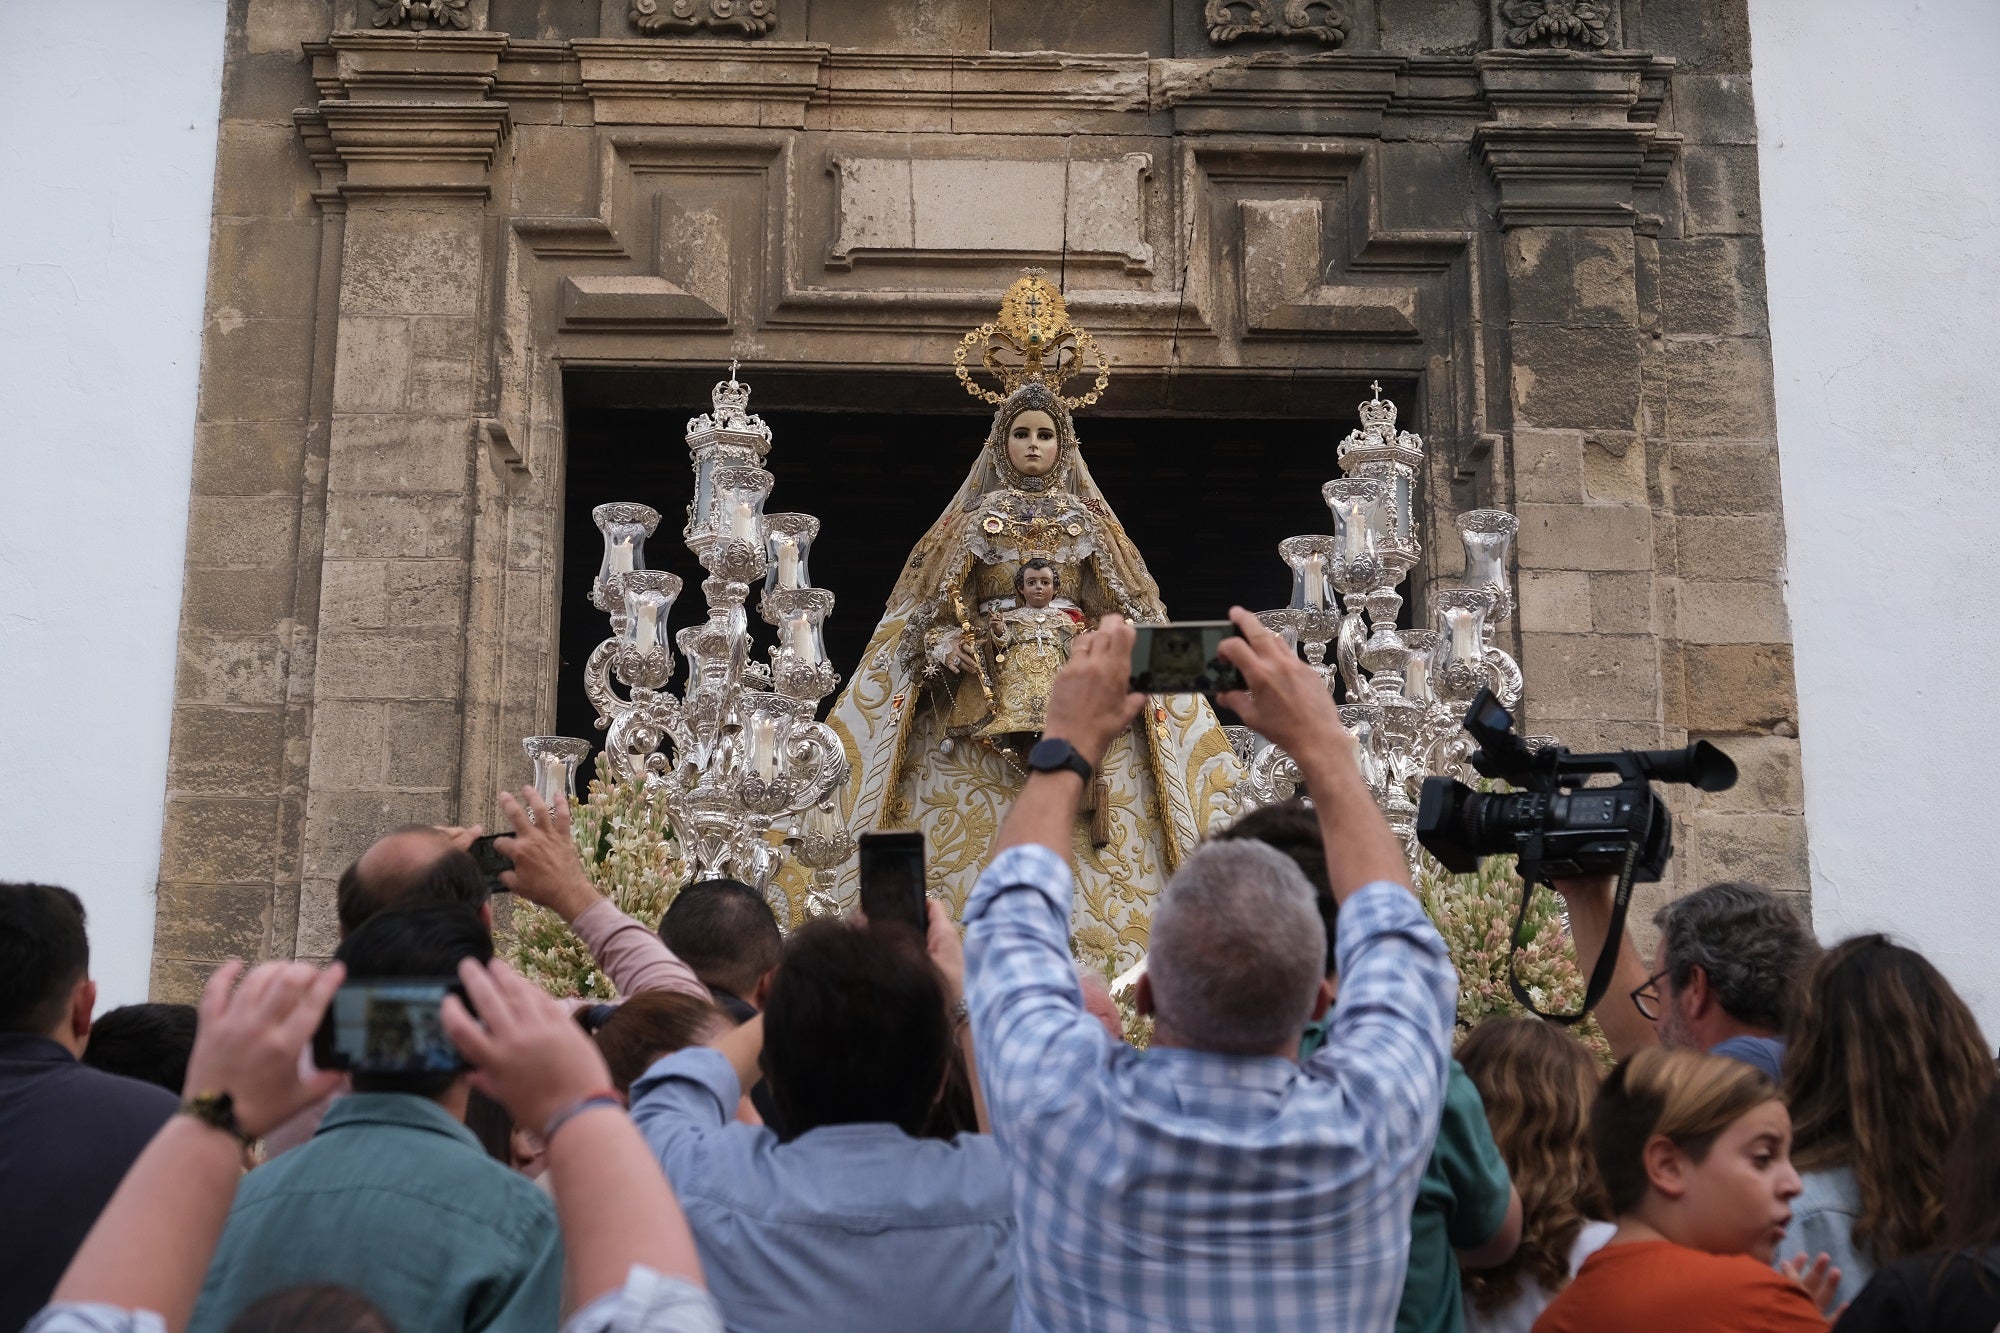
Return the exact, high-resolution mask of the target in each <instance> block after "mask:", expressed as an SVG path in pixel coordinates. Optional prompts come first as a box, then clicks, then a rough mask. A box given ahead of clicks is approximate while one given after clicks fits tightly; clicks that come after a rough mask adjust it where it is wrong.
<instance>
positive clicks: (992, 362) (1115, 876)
mask: <svg viewBox="0 0 2000 1333" xmlns="http://www.w3.org/2000/svg"><path fill="white" fill-rule="evenodd" d="M982 340H984V341H985V342H986V344H987V345H986V347H985V349H984V352H983V356H982V360H983V361H984V363H985V366H986V368H987V369H988V370H989V371H990V372H992V373H993V375H994V376H995V377H996V378H997V379H998V380H999V382H1000V386H1001V391H1000V392H995V391H993V390H991V389H987V388H984V387H982V386H980V385H979V384H977V383H975V382H974V381H973V379H972V377H971V375H970V374H969V372H968V370H967V367H966V365H965V355H966V353H967V352H968V351H970V350H972V349H973V348H974V347H975V346H976V345H978V344H979V343H980V342H981V341H982ZM1093 359H1094V361H1095V368H1096V371H1097V382H1096V385H1095V387H1093V388H1092V390H1091V391H1090V392H1089V393H1087V394H1084V395H1082V396H1079V397H1064V396H1063V394H1062V385H1063V381H1064V380H1065V379H1066V378H1068V377H1069V376H1070V374H1072V373H1073V372H1074V371H1076V370H1078V369H1079V368H1082V367H1083V366H1085V365H1086V364H1087V363H1088V362H1089V361H1090V360H1093ZM957 364H958V374H959V378H960V379H961V381H963V382H964V383H965V386H966V388H967V390H968V391H969V392H971V393H972V394H973V395H974V396H975V397H978V398H980V399H981V400H983V401H985V402H988V403H991V404H994V405H995V406H996V408H997V410H996V411H995V412H994V414H993V426H992V429H991V430H990V431H989V432H988V433H987V437H986V444H985V447H984V448H983V449H982V450H981V451H980V454H979V458H978V460H977V461H976V462H975V463H974V464H973V466H972V470H971V472H970V473H969V474H968V475H967V477H966V479H965V484H964V485H962V486H960V487H959V489H958V493H957V494H956V495H954V496H953V497H952V500H951V503H950V504H949V505H948V506H947V507H946V508H945V511H944V513H943V514H942V515H940V516H939V518H938V520H937V521H936V522H935V523H933V524H932V525H931V527H930V530H929V531H928V532H926V533H925V534H924V536H923V538H922V540H920V541H919V542H918V543H917V546H916V549H915V550H914V551H912V552H911V554H910V558H909V561H908V563H907V564H906V565H905V566H904V567H903V573H902V576H901V577H900V578H899V579H898V580H897V583H896V588H895V591H894V592H893V593H892V594H891V595H890V597H889V605H888V610H887V612H886V614H884V616H883V617H882V621H881V623H880V624H879V625H878V626H877V627H876V629H875V633H874V636H873V637H872V638H871V639H870V640H869V642H868V647H867V650H866V651H865V652H864V653H863V654H862V659H861V663H860V665H859V667H858V668H857V669H856V671H855V673H854V677H853V679H852V680H851V681H850V682H849V683H848V686H847V688H846V689H845V690H844V691H843V692H842V693H841V695H840V698H839V699H838V701H837V702H836V703H835V705H834V709H833V714H832V717H831V718H830V719H829V720H830V722H831V724H832V726H833V728H834V730H835V731H836V732H838V733H839V735H840V737H841V740H842V742H843V743H844V744H845V745H846V747H847V751H848V758H849V759H850V761H851V762H852V776H851V778H850V779H849V783H848V789H847V794H846V800H845V805H846V807H847V809H846V813H847V816H848V827H850V828H852V829H854V830H855V831H857V832H864V831H867V830H870V829H921V830H922V831H923V832H924V833H925V835H926V841H927V843H928V866H929V879H930V887H931V889H932V890H933V891H934V892H935V893H937V894H938V895H939V896H940V897H942V898H943V899H944V900H945V901H946V902H947V903H948V904H949V905H950V906H951V907H952V909H953V913H954V915H956V914H957V912H958V911H959V910H960V909H962V908H963V906H964V903H965V899H966V896H967V895H968V894H969V893H970V892H971V890H972V884H973V881H974V880H975V879H977V877H978V875H979V872H980V870H981V869H983V868H984V866H985V864H986V862H987V860H988V859H989V849H990V847H991V845H992V842H993V839H994V835H995V834H996V833H997V832H998V830H999V826H1000V821H1001V819H1002V818H1003V817H1004V816H1005V814H1006V812H1007V808H1008V806H1009V805H1010V804H1011V803H1012V801H1013V799H1014V796H1015V795H1016V793H1018V792H1019V791H1020V789H1021V783H1022V781H1023V779H1024V777H1025V776H1026V768H1025V764H1024V762H1023V760H1024V757H1025V754H1026V750H1027V747H1028V745H1029V744H1031V743H1032V742H1033V740H1034V738H1035V734H1036V733H1037V732H1039V731H1040V729H1041V716H1042V714H1041V710H1042V708H1043V706H1044V705H1045V704H1046V702H1047V697H1048V681H1049V679H1050V678H1052V677H1053V675H1054V673H1055V670H1056V668H1058V667H1059V666H1060V665H1061V662H1062V660H1063V659H1064V658H1065V657H1066V656H1067V651H1068V644H1069V642H1070V640H1071V639H1072V638H1073V637H1074V635H1075V634H1076V633H1079V632H1086V631H1087V630H1088V629H1089V628H1091V627H1094V626H1095V625H1096V624H1097V622H1098V620H1099V619H1100V618H1101V617H1102V616H1104V615H1105V614H1107V613H1109V612H1114V611H1115V612H1117V613H1118V614H1120V615H1122V616H1124V617H1125V618H1126V619H1128V620H1131V621H1134V622H1137V623H1140V624H1147V623H1157V622H1160V621H1164V620H1165V619H1166V618H1167V617H1166V610H1165V608H1164V607H1163V606H1161V604H1160V593H1159V588H1158V587H1157V586H1156V585H1155V584H1154V582H1153V579H1152V576H1151V575H1149V574H1148V573H1147V572H1146V562H1145V561H1144V560H1143V559H1142V558H1141V557H1140V555H1139V552H1138V550H1137V549H1136V548H1134V547H1133V545H1132V542H1131V539H1130V538H1128V537H1127V536H1126V535H1125V530H1124V528H1123V527H1122V526H1120V524H1119V522H1118V518H1117V516H1116V515H1115V514H1113V513H1112V512H1111V507H1110V506H1109V505H1108V504H1106V503H1105V501H1104V497H1103V495H1102V494H1101V493H1100V492H1099V491H1098V489H1097V485H1096V483H1095V482H1093V481H1092V480H1091V476H1090V469H1089V468H1088V467H1087V466H1085V464H1084V461H1083V457H1082V455H1081V454H1080V453H1079V452H1078V449H1077V439H1076V427H1075V424H1074V423H1073V421H1072V419H1071V416H1070V413H1071V410H1072V409H1073V408H1077V407H1083V406H1087V405H1089V404H1090V403H1092V402H1094V401H1096V399H1097V396H1098V394H1099V393H1100V392H1102V390H1103V388H1104V386H1105V383H1106V382H1107V381H1108V379H1109V367H1108V364H1107V363H1106V361H1105V360H1104V358H1103V356H1102V354H1101V353H1099V352H1098V351H1097V349H1096V344H1095V342H1094V341H1093V340H1092V339H1091V337H1090V335H1089V334H1088V333H1086V332H1085V331H1083V330H1081V329H1078V328H1076V327H1074V326H1073V325H1071V324H1070V323H1069V319H1068V315H1067V312H1066V310H1065V308H1064V305H1063V299H1062V296H1061V294H1060V293H1059V292H1058V291H1057V290H1056V289H1055V288H1054V287H1053V286H1052V285H1050V284H1049V283H1048V282H1047V281H1046V280H1044V279H1043V278H1042V277H1041V276H1040V274H1039V273H1036V272H1030V274H1029V276H1027V277H1025V278H1022V279H1021V280H1020V281H1019V282H1016V283H1015V284H1014V285H1013V287H1012V288H1010V289H1009V291H1008V293H1007V296H1006V298H1005V300H1004V301H1003V302H1002V304H1001V308H1000V315H999V317H998V319H997V320H995V321H994V322H993V323H990V324H986V325H983V326H981V327H980V328H977V329H974V330H973V331H972V332H971V333H970V334H968V335H967V336H966V338H965V341H964V343H963V344H961V346H960V349H959V353H958V357H957ZM1051 576H1053V579H1054V584H1055V586H1054V589H1053V591H1051V589H1050V588H1049V586H1048V580H1049V578H1050V577H1051ZM1240 776H1241V768H1240V765H1239V764H1238V762H1237V759H1236V757H1235V754H1234V753H1233V752H1232V750H1231V749H1230V745H1229V740H1228V738H1227V736H1225V735H1224V733H1223V730H1222V727H1221V726H1220V724H1219V723H1218V722H1217V721H1216V717H1215V714H1214V712H1213V710H1212V709H1210V707H1209V705H1208V702H1207V701H1206V700H1205V699H1203V698H1202V697H1200V696H1199V695H1192V694H1175V695H1161V696H1156V697H1155V698H1153V699H1152V700H1151V701H1150V702H1149V703H1148V706H1147V707H1146V709H1145V710H1144V711H1143V712H1142V713H1141V714H1140V716H1139V720H1138V722H1136V723H1135V724H1134V725H1133V727H1132V728H1131V729H1130V730H1129V731H1127V732H1126V733H1125V735H1123V736H1121V737H1120V738H1118V739H1117V740H1116V741H1114V742H1113V743H1112V746H1111V749H1110V752H1109V753H1108V754H1107V755H1106V756H1105V760H1104V765H1103V772H1102V773H1101V775H1100V776H1099V779H1098V781H1097V783H1095V784H1094V788H1095V790H1094V791H1093V792H1092V793H1091V794H1090V795H1089V797H1087V799H1086V802H1085V804H1086V807H1087V809H1086V812H1085V814H1084V816H1083V817H1082V818H1080V819H1079V820H1078V823H1077V826H1076V829H1075V840H1074V847H1075V864H1076V867H1077V914H1076V946H1077V951H1078V953H1079V955H1081V956H1084V957H1087V958H1093V959H1108V960H1111V961H1112V962H1113V964H1114V965H1115V966H1116V967H1117V968H1120V969H1122V968H1124V967H1127V966H1129V965H1130V964H1132V963H1134V962H1136V961H1138V959H1139V958H1140V957H1142V956H1143V955H1144V953H1145V951H1146V928H1147V922H1148V920H1149V919H1150V917H1151V910H1150V905H1151V901H1152V899H1153V896H1154V894H1155V893H1156V892H1157V891H1158V889H1159V887H1160V885H1161V884H1162V883H1164V882H1165V879H1166V877H1167V876H1168V875H1169V874H1171V873H1172V872H1173V870H1174V868H1175V867H1176V866H1178V865H1179V863H1180V861H1181V858H1182V857H1183V856H1185V855H1186V854H1187V852H1188V851H1189V850H1190V849H1192V848H1193V846H1194V845H1195V843H1197V842H1198V841H1200V839H1201V837H1202V835H1203V834H1205V833H1206V832H1207V831H1208V830H1209V828H1210V827H1212V826H1213V825H1215V824H1216V823H1219V822H1220V821H1221V820H1223V819H1225V818H1226V817H1227V816H1228V814H1229V799H1230V798H1229V795H1228V793H1229V789H1230V788H1231V786H1233V785H1234V784H1235V782H1236V781H1237V779H1238V778H1239V777H1240ZM855 873H856V871H855V867H854V865H853V863H852V862H850V863H849V865H848V866H847V867H846V869H845V870H843V871H842V877H841V879H840V881H839V882H838V883H837V885H836V888H835V896H836V897H837V898H839V899H841V900H842V901H846V900H848V899H849V898H850V896H851V894H852V893H853V890H854V876H855Z"/></svg>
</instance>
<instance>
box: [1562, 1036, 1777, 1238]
mask: <svg viewBox="0 0 2000 1333" xmlns="http://www.w3.org/2000/svg"><path fill="white" fill-rule="evenodd" d="M1590 1141H1591V1148H1592V1150H1593V1152H1594V1154H1595V1156H1596V1159H1597V1173H1598V1176H1599V1178H1600V1179H1602V1180H1603V1182H1604V1190H1605V1193H1606V1195H1607V1196H1608V1197H1609V1201H1610V1205H1611V1211H1612V1212H1613V1213H1614V1214H1616V1215H1617V1216H1618V1217H1620V1218H1626V1217H1632V1218H1637V1219H1639V1220H1640V1221H1643V1222H1645V1223H1646V1224H1647V1225H1649V1226H1651V1227H1652V1228H1653V1229H1654V1230H1655V1231H1658V1232H1659V1233H1660V1234H1661V1235H1663V1236H1665V1237H1666V1238H1667V1239H1668V1240H1670V1241H1673V1242H1674V1243H1676V1244H1679V1245H1685V1246H1688V1247H1689V1248H1691V1249H1697V1250H1705V1251H1707V1252H1708V1253H1710V1254H1747V1255H1750V1256H1751V1257H1753V1258H1755V1259H1757V1260H1759V1261H1760V1262H1763V1263H1769V1262H1770V1261H1771V1258H1772V1255H1773V1254H1774V1253H1775V1252H1776V1251H1777V1247H1778V1242H1779V1241H1780V1240H1781V1239H1783V1237H1784V1234H1785V1227H1786V1226H1787V1225H1788V1224H1789V1223H1790V1222H1791V1217H1792V1208H1791V1201H1792V1200H1793V1199H1794V1198H1796V1197H1797V1196H1798V1193H1799V1190H1800V1188H1801V1187H1800V1184H1799V1173H1798V1172H1797V1171H1795V1170H1794V1169H1793V1168H1792V1161H1791V1147H1792V1118H1791V1116H1790V1115H1789V1114H1787V1112H1786V1111H1785V1104H1784V1102H1782V1101H1781V1100H1779V1098H1778V1089H1777V1087H1776V1085H1774V1084H1773V1083H1772V1082H1771V1080H1770V1079H1768V1078H1766V1077H1765V1076H1764V1075H1763V1074H1762V1073H1760V1072H1759V1071H1757V1070H1756V1069H1753V1068H1752V1067H1751V1066H1749V1065H1746V1064H1743V1063H1741V1062H1739V1061H1736V1060H1730V1059H1726V1058H1724V1057H1722V1056H1719V1055H1704V1054H1702V1053H1700V1052H1697V1051H1687V1050H1668V1049H1665V1048H1659V1047H1656V1048H1653V1049H1650V1050H1644V1051H1641V1052H1639V1053H1638V1054H1637V1055H1635V1056H1633V1057H1632V1058H1631V1059H1629V1060H1627V1061H1625V1062H1624V1063H1623V1064H1621V1065H1619V1066H1618V1068H1616V1069H1614V1070H1613V1071H1612V1072H1611V1077H1610V1078H1608V1079H1606V1080H1605V1082H1604V1087H1603V1088H1602V1090H1600V1091H1599V1092H1598V1094H1597V1102H1596V1105H1595V1106H1593V1107H1592V1108H1591V1113H1590Z"/></svg>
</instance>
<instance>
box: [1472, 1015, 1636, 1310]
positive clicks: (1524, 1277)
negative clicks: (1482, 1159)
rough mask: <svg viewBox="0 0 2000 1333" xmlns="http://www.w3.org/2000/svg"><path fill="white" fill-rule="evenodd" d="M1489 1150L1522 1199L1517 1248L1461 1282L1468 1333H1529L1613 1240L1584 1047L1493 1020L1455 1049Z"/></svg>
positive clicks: (1528, 1024)
mask: <svg viewBox="0 0 2000 1333" xmlns="http://www.w3.org/2000/svg"><path fill="white" fill-rule="evenodd" d="M1458 1062H1459V1064H1460V1065H1461V1066H1463V1067H1464V1069H1465V1073H1466V1077H1468V1078H1470V1079H1471V1080H1472V1083H1473V1086H1474V1087H1476V1088H1478V1089H1479V1097H1480V1100H1481V1101H1482V1102H1484V1103H1485V1106H1486V1119H1487V1121H1488V1122H1489V1123H1490V1124H1491V1125H1492V1126H1493V1141H1494V1143H1495V1144H1496V1145H1498V1147H1499V1149H1500V1156H1501V1157H1502V1158H1504V1159H1505V1160H1506V1162H1507V1174H1508V1175H1509V1176H1511V1177H1512V1178H1513V1181H1514V1188H1515V1189H1516V1190H1518V1191H1519V1192H1520V1195H1521V1244H1520V1247H1519V1248H1518V1249H1516V1250H1515V1251H1514V1257H1513V1258H1511V1259H1509V1260H1507V1262H1505V1263H1503V1264H1501V1265H1500V1266H1499V1267H1497V1268H1489V1269H1487V1270H1485V1271H1483V1272H1471V1273H1467V1274H1466V1275H1465V1327H1466V1333H1528V1329H1529V1328H1531V1327H1532V1326H1533V1324H1534V1322H1535V1316H1537V1315H1539V1314H1540V1313H1541V1312H1542V1310H1543V1308H1544V1307H1546V1306H1547V1305H1548V1303H1549V1300H1550V1299H1551V1298H1552V1297H1553V1296H1554V1295H1555V1293H1556V1292H1558V1291H1561V1290H1562V1289H1563V1288H1564V1287H1565V1286H1567V1285H1569V1281H1570V1279H1571V1278H1572V1277H1574V1276H1575V1275H1576V1271H1577V1269H1579V1268H1581V1267H1582V1266H1583V1262H1584V1260H1586V1259H1588V1258H1589V1257H1590V1256H1591V1255H1593V1254H1595V1253H1596V1252H1597V1251H1598V1250H1599V1249H1600V1248H1601V1247H1602V1246H1603V1245H1604V1243H1605V1242H1606V1241H1608V1240H1610V1239H1611V1233H1612V1232H1613V1231H1615V1230H1617V1228H1616V1227H1614V1226H1612V1225H1611V1223H1609V1222H1604V1221H1594V1220H1592V1219H1594V1218H1602V1217H1605V1216H1606V1215H1607V1214H1608V1210H1607V1209H1606V1207H1605V1204H1604V1192H1603V1190H1602V1188H1601V1187H1600V1186H1599V1185H1598V1183H1597V1171H1596V1169H1595V1168H1594V1167H1593V1166H1592V1165H1591V1162H1590V1104H1591V1100H1592V1099H1593V1098H1594V1097H1596V1095H1597V1086H1598V1083H1599V1082H1600V1081H1601V1078H1600V1075H1601V1072H1602V1071H1601V1069H1600V1067H1599V1065H1598V1063H1597V1060H1596V1059H1595V1058H1594V1057H1593V1056H1592V1055H1591V1054H1590V1052H1589V1051H1587V1050H1585V1049H1584V1047H1583V1046H1582V1044H1581V1043H1579V1042H1578V1041H1576V1040H1575V1039H1574V1038H1572V1037H1570V1036H1568V1035H1567V1034H1565V1033H1564V1032H1563V1030H1562V1029H1561V1028H1558V1027H1556V1026H1554V1025H1553V1024H1550V1023H1544V1022H1542V1021H1541V1020H1540V1019H1536V1018H1489V1019H1487V1020H1486V1021H1485V1022H1483V1023H1481V1024H1480V1025H1479V1026H1478V1027H1476V1028H1474V1029H1473V1030H1472V1032H1471V1034H1470V1035H1469V1036H1467V1037H1466V1039H1465V1041H1464V1043H1463V1044H1462V1045H1461V1046H1460V1047H1459V1048H1458Z"/></svg>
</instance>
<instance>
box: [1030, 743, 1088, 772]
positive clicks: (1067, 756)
mask: <svg viewBox="0 0 2000 1333" xmlns="http://www.w3.org/2000/svg"><path fill="white" fill-rule="evenodd" d="M1028 767H1029V768H1030V769H1033V770H1034V771H1035V772H1037V773H1057V772H1061V771H1062V770H1063V769H1068V770H1069V771H1070V772H1072V773H1074V774H1076V775H1077V776H1078V777H1080V778H1082V779H1083V780H1084V782H1085V784H1088V783H1089V782H1090V780H1091V779H1092V778H1094V777H1096V776H1097V770H1096V769H1094V768H1092V767H1091V766H1090V761H1089V760H1088V759H1085V758H1084V757H1083V756H1082V755H1080V754H1078V753H1077V752H1076V747H1075V746H1074V745H1071V744H1070V743H1069V742H1068V741H1066V740H1063V739H1061V738H1060V737H1056V736H1046V737H1044V738H1042V739H1041V740H1038V741H1036V742H1035V748H1034V749H1032V750H1030V751H1028Z"/></svg>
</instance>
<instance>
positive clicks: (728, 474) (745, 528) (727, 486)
mask: <svg viewBox="0 0 2000 1333" xmlns="http://www.w3.org/2000/svg"><path fill="white" fill-rule="evenodd" d="M771 480H772V478H771V474H770V473H768V472H766V471H765V470H764V469H763V468H760V467H743V466H741V465H735V466H730V467H721V468H717V469H716V470H715V499H714V501H713V504H712V507H711V510H710V516H709V525H708V533H709V535H711V536H713V537H715V538H716V539H718V540H720V541H727V542H741V543H743V544H744V545H746V546H749V547H750V548H752V550H754V551H755V553H756V554H757V556H758V558H759V561H760V563H761V561H762V558H763V555H764V500H765V498H766V497H768V496H769V495H770V494H771ZM760 572H761V571H760Z"/></svg>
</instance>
